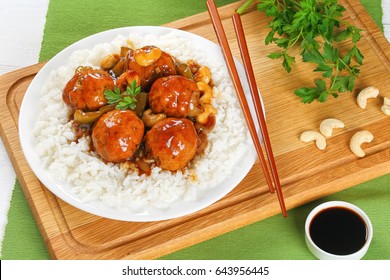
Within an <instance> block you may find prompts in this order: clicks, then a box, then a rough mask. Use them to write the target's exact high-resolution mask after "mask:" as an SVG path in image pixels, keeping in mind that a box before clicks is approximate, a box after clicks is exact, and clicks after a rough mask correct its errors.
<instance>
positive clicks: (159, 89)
mask: <svg viewBox="0 0 390 280" xmlns="http://www.w3.org/2000/svg"><path fill="white" fill-rule="evenodd" d="M199 96H200V92H199V90H198V86H197V84H196V82H194V81H193V80H190V79H188V78H185V77H183V76H168V77H163V78H160V79H158V80H156V81H155V82H154V83H153V85H152V87H151V89H150V93H149V105H150V108H151V109H152V111H153V112H154V113H165V114H166V115H167V116H168V117H176V118H184V117H187V116H191V117H193V116H196V114H194V111H195V109H197V110H198V111H199V113H201V112H203V109H202V108H203V104H201V103H200V101H199Z"/></svg>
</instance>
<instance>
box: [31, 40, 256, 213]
mask: <svg viewBox="0 0 390 280" xmlns="http://www.w3.org/2000/svg"><path fill="white" fill-rule="evenodd" d="M128 40H130V41H132V42H133V43H134V45H135V46H136V47H142V46H145V45H150V44H152V45H155V46H158V47H160V48H161V49H162V50H164V51H166V52H168V53H169V54H171V55H173V56H175V57H176V58H178V59H179V60H181V61H187V60H189V59H193V60H195V61H196V62H198V63H199V64H201V65H206V66H208V67H209V68H210V70H211V73H212V78H213V80H214V83H215V88H214V98H213V106H214V107H215V108H216V109H217V111H218V113H217V115H216V125H215V127H214V129H213V130H212V131H211V132H210V133H209V134H208V140H209V145H208V147H207V149H206V151H205V154H204V155H202V156H197V157H196V158H195V159H194V160H193V161H192V162H191V163H190V164H189V165H188V167H187V168H186V169H185V170H183V171H178V172H175V173H171V172H169V171H164V170H161V169H160V168H158V167H155V168H153V170H152V174H151V175H150V176H145V175H141V176H138V174H137V173H136V172H133V173H131V172H126V171H125V170H123V169H121V168H120V166H119V164H112V163H108V164H105V163H103V161H101V160H100V159H99V158H98V157H96V155H94V154H93V153H92V152H90V149H89V142H90V139H89V137H87V138H81V139H79V141H78V142H77V143H76V142H74V140H75V136H74V134H73V132H72V130H71V126H72V123H71V122H68V119H67V115H68V111H67V107H66V105H65V104H64V102H63V101H62V90H63V88H64V87H65V85H66V83H67V82H68V81H69V79H70V78H71V77H72V76H73V75H74V71H75V69H76V68H77V67H78V66H80V65H84V66H92V67H98V65H99V63H100V61H101V59H102V58H104V57H105V56H106V55H108V54H110V53H118V52H119V50H120V47H121V46H123V45H127V43H128ZM213 59H214V58H210V57H206V55H205V53H203V52H202V51H200V50H199V49H196V48H195V46H193V45H192V44H191V42H190V41H188V40H186V39H183V38H179V37H177V36H176V35H174V34H167V35H164V36H159V37H157V36H154V35H148V36H144V37H140V36H139V35H137V34H130V35H129V37H128V38H125V37H123V36H118V38H116V39H115V40H114V41H113V42H111V43H105V44H100V45H97V46H95V47H94V48H93V49H92V50H79V51H75V52H74V53H73V54H72V56H71V57H70V59H69V64H68V65H66V66H64V67H61V68H59V69H57V70H56V71H53V72H52V73H51V75H50V78H49V82H48V83H47V84H46V86H45V87H44V89H43V91H42V95H41V98H40V101H41V104H40V106H41V108H42V111H41V113H40V114H39V117H38V121H37V122H36V124H35V128H34V137H35V139H36V149H37V151H38V153H39V156H40V158H41V159H42V163H43V164H44V168H46V169H47V170H48V171H49V172H50V174H52V176H53V177H55V178H58V179H59V180H64V181H66V182H67V183H68V184H69V185H70V186H71V191H72V192H73V193H74V194H75V195H76V196H77V197H78V198H79V199H80V200H82V201H86V202H92V201H99V203H100V202H103V203H104V204H105V205H107V206H109V207H113V208H115V209H123V210H126V211H130V212H132V213H137V212H141V211H144V210H145V209H146V208H149V207H152V208H153V207H155V208H157V209H161V208H165V207H169V205H170V204H171V203H173V202H175V201H177V200H195V199H196V198H197V195H198V193H199V191H202V190H204V189H206V188H211V187H213V186H216V185H218V184H219V183H220V182H221V181H222V180H223V179H225V178H226V177H228V176H229V175H230V174H231V173H232V170H233V167H234V166H235V165H236V164H238V162H239V161H240V160H241V158H242V157H243V155H244V154H245V153H246V149H247V148H246V145H245V143H246V142H247V137H248V136H247V128H246V124H245V120H244V118H243V116H242V112H241V109H240V107H239V103H238V101H237V98H236V96H235V92H234V90H233V88H232V83H231V80H230V78H229V77H228V73H227V71H226V67H225V65H224V64H223V61H215V60H213Z"/></svg>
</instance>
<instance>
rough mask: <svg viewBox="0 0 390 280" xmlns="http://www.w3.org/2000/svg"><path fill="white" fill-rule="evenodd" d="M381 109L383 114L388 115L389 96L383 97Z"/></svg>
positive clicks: (389, 111) (389, 106) (389, 113)
mask: <svg viewBox="0 0 390 280" xmlns="http://www.w3.org/2000/svg"><path fill="white" fill-rule="evenodd" d="M381 110H382V112H383V113H384V114H385V115H388V116H390V98H389V97H384V99H383V106H382V108H381Z"/></svg>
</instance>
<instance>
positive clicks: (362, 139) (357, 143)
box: [349, 130, 374, 157]
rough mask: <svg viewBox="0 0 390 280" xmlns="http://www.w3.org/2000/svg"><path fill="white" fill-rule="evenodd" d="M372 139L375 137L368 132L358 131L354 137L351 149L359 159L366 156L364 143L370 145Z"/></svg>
mask: <svg viewBox="0 0 390 280" xmlns="http://www.w3.org/2000/svg"><path fill="white" fill-rule="evenodd" d="M372 139H374V136H373V135H372V134H371V132H369V131H368V130H361V131H358V132H356V133H355V134H354V135H353V136H352V138H351V141H350V143H349V147H350V148H351V151H352V152H353V153H354V154H355V155H356V156H357V157H364V156H365V155H366V154H365V153H364V151H363V149H362V148H361V145H362V144H363V143H370V142H371V141H372Z"/></svg>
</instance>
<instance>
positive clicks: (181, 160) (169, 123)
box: [145, 118, 198, 171]
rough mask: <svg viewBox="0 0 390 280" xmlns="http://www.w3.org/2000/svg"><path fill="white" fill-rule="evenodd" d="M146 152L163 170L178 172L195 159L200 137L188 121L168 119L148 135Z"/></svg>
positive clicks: (154, 127)
mask: <svg viewBox="0 0 390 280" xmlns="http://www.w3.org/2000/svg"><path fill="white" fill-rule="evenodd" d="M145 145H146V151H147V153H148V154H149V155H150V156H151V157H152V158H153V159H154V160H155V162H156V164H157V165H158V166H159V167H161V168H162V169H166V170H170V171H176V170H179V169H182V168H184V167H185V166H186V165H187V164H188V162H189V161H190V160H191V159H193V157H194V156H195V154H196V150H197V147H198V135H197V133H196V130H195V127H194V124H193V123H192V122H191V121H190V120H188V119H178V118H167V119H164V120H162V121H160V122H158V123H157V124H155V125H154V126H153V127H152V128H151V130H149V131H148V133H146V141H145Z"/></svg>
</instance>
